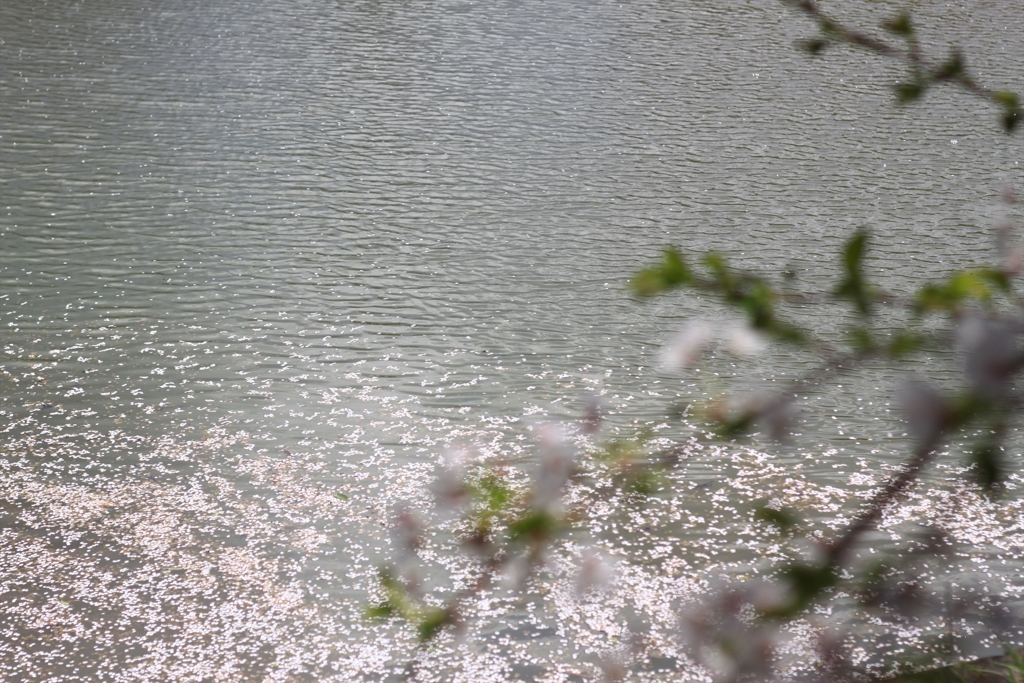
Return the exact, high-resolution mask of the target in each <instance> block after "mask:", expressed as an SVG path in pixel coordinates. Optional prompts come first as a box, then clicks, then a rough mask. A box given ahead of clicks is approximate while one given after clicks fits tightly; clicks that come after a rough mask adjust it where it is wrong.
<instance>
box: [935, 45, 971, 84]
mask: <svg viewBox="0 0 1024 683" xmlns="http://www.w3.org/2000/svg"><path fill="white" fill-rule="evenodd" d="M963 75H964V56H963V55H962V54H960V52H959V51H954V52H953V54H951V55H950V56H949V59H947V60H946V61H945V62H943V64H942V66H940V67H939V68H938V69H936V70H935V72H934V73H933V74H932V78H934V79H935V80H937V81H947V80H955V79H957V78H960V77H961V76H963Z"/></svg>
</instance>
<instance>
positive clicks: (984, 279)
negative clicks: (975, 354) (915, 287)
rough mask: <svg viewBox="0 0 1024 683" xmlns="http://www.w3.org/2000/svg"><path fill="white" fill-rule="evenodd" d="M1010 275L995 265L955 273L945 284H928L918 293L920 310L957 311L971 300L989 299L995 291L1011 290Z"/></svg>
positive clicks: (981, 300)
mask: <svg viewBox="0 0 1024 683" xmlns="http://www.w3.org/2000/svg"><path fill="white" fill-rule="evenodd" d="M1009 288H1010V280H1009V278H1008V277H1007V275H1006V274H1005V273H1003V272H1001V271H999V270H996V269H995V268H981V269H977V270H965V271H961V272H959V273H954V274H953V275H951V276H950V277H949V279H948V280H946V281H945V282H943V283H940V284H930V285H925V286H924V287H922V288H921V290H920V291H919V292H918V294H917V299H916V302H915V308H916V310H917V312H919V313H920V312H924V311H935V310H941V311H948V312H951V313H952V312H956V311H957V310H958V309H959V308H960V307H961V305H962V304H963V303H965V302H967V301H972V300H973V301H980V302H987V301H988V300H989V299H991V298H992V294H993V291H994V290H998V291H1003V292H1006V291H1009Z"/></svg>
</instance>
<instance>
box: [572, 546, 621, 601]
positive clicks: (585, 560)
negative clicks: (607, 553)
mask: <svg viewBox="0 0 1024 683" xmlns="http://www.w3.org/2000/svg"><path fill="white" fill-rule="evenodd" d="M613 573H614V572H613V570H612V567H611V566H610V565H609V564H608V562H607V561H606V560H605V559H604V558H603V557H602V556H601V555H599V554H598V553H597V552H595V551H594V550H592V549H588V550H585V551H584V552H583V557H582V558H581V561H580V569H579V572H577V574H576V595H578V596H582V595H584V594H585V593H587V591H590V590H601V589H602V588H604V587H605V586H607V585H608V583H609V582H610V581H611V579H612V575H613Z"/></svg>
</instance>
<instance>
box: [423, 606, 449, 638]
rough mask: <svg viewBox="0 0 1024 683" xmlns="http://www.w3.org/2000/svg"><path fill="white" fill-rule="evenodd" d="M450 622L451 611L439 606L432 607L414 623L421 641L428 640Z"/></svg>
mask: <svg viewBox="0 0 1024 683" xmlns="http://www.w3.org/2000/svg"><path fill="white" fill-rule="evenodd" d="M451 623H452V614H451V612H449V611H448V610H446V609H441V608H440V607H432V608H430V609H428V610H427V611H426V613H425V614H424V615H423V616H422V617H421V618H420V621H419V623H418V624H417V625H416V630H417V632H418V633H419V637H420V640H421V641H428V640H430V639H432V638H433V637H434V636H436V635H437V634H438V633H440V631H441V629H443V628H444V627H445V626H448V625H449V624H451Z"/></svg>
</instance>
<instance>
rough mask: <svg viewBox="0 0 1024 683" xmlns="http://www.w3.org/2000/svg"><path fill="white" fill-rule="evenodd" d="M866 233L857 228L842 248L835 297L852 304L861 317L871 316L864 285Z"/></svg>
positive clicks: (869, 300) (868, 299)
mask: <svg viewBox="0 0 1024 683" xmlns="http://www.w3.org/2000/svg"><path fill="white" fill-rule="evenodd" d="M867 243H868V231H867V230H866V229H864V228H858V229H857V232H855V233H854V235H853V237H851V238H850V239H849V240H848V241H847V242H846V245H845V246H844V247H843V269H844V271H845V275H844V277H843V281H842V282H840V283H839V286H838V287H837V288H836V290H835V295H836V296H838V297H839V298H842V299H849V300H850V301H852V302H853V304H854V306H855V307H856V308H857V311H858V312H859V313H860V314H861V315H865V316H866V315H871V297H870V295H869V293H868V289H867V286H866V285H865V283H864V254H865V252H866V251H867Z"/></svg>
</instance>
